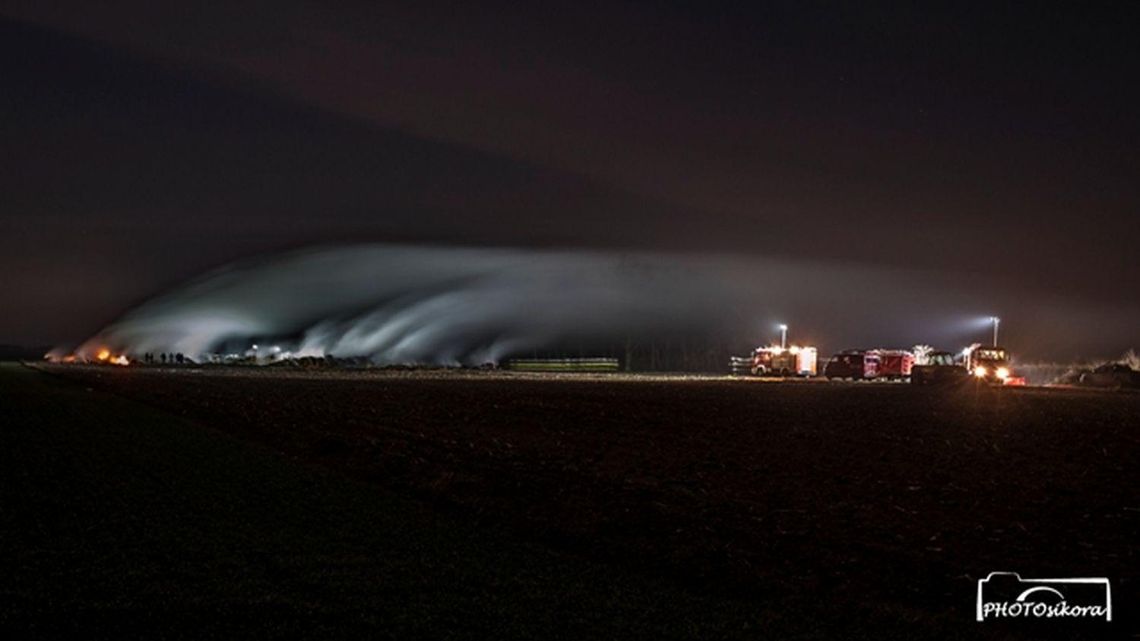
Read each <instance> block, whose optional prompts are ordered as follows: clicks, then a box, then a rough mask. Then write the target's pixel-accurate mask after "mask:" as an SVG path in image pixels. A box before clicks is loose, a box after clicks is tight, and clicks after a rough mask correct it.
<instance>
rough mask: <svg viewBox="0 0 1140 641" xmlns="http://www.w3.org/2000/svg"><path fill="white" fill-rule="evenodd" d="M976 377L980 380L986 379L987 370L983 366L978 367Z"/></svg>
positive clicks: (975, 372) (975, 371)
mask: <svg viewBox="0 0 1140 641" xmlns="http://www.w3.org/2000/svg"><path fill="white" fill-rule="evenodd" d="M974 376H977V377H978V378H985V377H986V368H984V367H982V366H981V365H978V366H977V367H975V368H974Z"/></svg>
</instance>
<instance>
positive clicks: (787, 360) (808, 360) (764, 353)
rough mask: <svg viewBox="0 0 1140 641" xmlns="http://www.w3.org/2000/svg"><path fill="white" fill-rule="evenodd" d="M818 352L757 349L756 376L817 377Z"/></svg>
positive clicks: (753, 371) (807, 349) (773, 348)
mask: <svg viewBox="0 0 1140 641" xmlns="http://www.w3.org/2000/svg"><path fill="white" fill-rule="evenodd" d="M817 357H818V356H817V351H816V349H815V348H814V347H800V346H798V345H792V346H791V347H787V348H784V347H778V346H773V347H757V348H756V351H755V352H753V353H752V374H753V375H754V376H815V372H816V360H817Z"/></svg>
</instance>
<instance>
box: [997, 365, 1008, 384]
mask: <svg viewBox="0 0 1140 641" xmlns="http://www.w3.org/2000/svg"><path fill="white" fill-rule="evenodd" d="M997 377H998V378H1000V379H1001V380H1003V381H1004V380H1005V379H1007V378H1009V370H1008V369H1006V368H1004V367H999V368H997Z"/></svg>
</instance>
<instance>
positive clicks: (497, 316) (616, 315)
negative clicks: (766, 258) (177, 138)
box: [78, 245, 735, 365]
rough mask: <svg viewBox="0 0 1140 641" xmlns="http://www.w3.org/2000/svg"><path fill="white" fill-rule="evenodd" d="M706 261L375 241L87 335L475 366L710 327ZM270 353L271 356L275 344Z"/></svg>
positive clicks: (199, 349)
mask: <svg viewBox="0 0 1140 641" xmlns="http://www.w3.org/2000/svg"><path fill="white" fill-rule="evenodd" d="M722 272H723V265H719V266H718V265H716V264H715V261H709V260H708V259H700V258H687V259H685V258H679V257H671V258H667V257H663V256H658V255H650V254H605V253H597V252H553V251H551V252H541V251H524V250H510V249H462V248H438V247H397V246H388V245H366V246H353V247H340V248H325V249H316V250H306V251H300V252H294V253H290V254H286V255H283V256H280V257H275V258H271V259H268V260H262V261H258V262H255V263H251V264H245V265H237V266H232V267H228V268H225V269H222V270H219V271H216V272H214V273H211V274H207V275H206V276H204V277H202V278H200V279H198V280H197V281H195V282H192V283H190V284H189V285H187V286H185V287H183V288H181V289H179V290H177V291H174V292H172V293H169V294H167V295H165V296H162V297H160V298H157V299H155V300H152V301H150V302H148V303H146V304H143V305H142V306H140V307H138V308H136V309H134V310H133V311H131V312H130V313H128V314H127V315H125V316H124V317H123V318H122V319H120V320H119V321H117V322H116V323H114V324H113V325H111V326H110V327H107V328H106V329H104V330H103V331H101V332H100V333H99V334H98V335H96V336H95V337H93V338H92V339H90V340H88V341H87V342H86V343H85V344H84V345H83V346H82V347H81V348H80V349H79V350H78V353H79V355H80V356H82V357H84V358H88V359H90V358H91V357H92V356H93V355H95V354H96V352H97V351H98V350H101V349H105V348H107V347H110V348H111V349H112V351H114V352H115V353H119V352H126V353H128V354H132V355H138V354H142V353H147V352H164V353H167V352H168V353H174V352H179V353H184V354H186V355H187V356H190V357H192V358H195V359H198V358H201V357H202V356H203V355H204V354H206V353H215V352H219V351H223V352H224V351H231V350H243V351H244V350H246V349H247V348H249V347H250V346H251V345H253V344H257V343H258V342H261V343H263V344H265V345H267V346H268V345H269V344H272V345H273V349H277V350H282V351H283V352H285V353H289V354H292V355H295V356H326V355H329V356H336V357H365V358H368V359H370V360H372V361H373V362H376V363H381V364H389V363H428V364H465V365H478V364H482V363H487V362H497V361H499V360H500V359H502V358H504V357H506V356H509V355H511V354H519V353H528V352H532V351H535V350H543V349H551V348H556V347H557V346H559V345H566V344H572V343H577V344H581V343H582V342H587V343H590V342H594V343H598V342H604V341H610V342H613V341H617V340H621V337H623V336H626V335H629V334H631V333H644V332H650V333H652V332H657V331H684V330H687V329H694V328H696V329H703V330H708V329H711V328H714V327H715V326H716V325H718V324H719V320H720V319H721V318H722V317H723V314H724V310H725V308H726V305H728V304H729V303H730V302H731V301H732V300H733V298H734V296H735V294H734V291H733V287H732V282H733V280H732V279H725V278H724V277H723V273H722ZM266 348H268V347H266Z"/></svg>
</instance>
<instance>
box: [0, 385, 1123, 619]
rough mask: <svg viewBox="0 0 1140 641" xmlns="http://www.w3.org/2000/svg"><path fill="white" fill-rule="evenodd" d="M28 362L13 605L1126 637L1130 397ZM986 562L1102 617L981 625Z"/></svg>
mask: <svg viewBox="0 0 1140 641" xmlns="http://www.w3.org/2000/svg"><path fill="white" fill-rule="evenodd" d="M44 369H46V370H47V371H48V372H50V373H51V374H54V375H56V376H58V377H59V378H62V379H65V380H59V378H52V377H48V376H46V375H44V374H36V373H32V372H29V371H27V370H22V371H18V372H17V371H14V370H11V369H9V370H6V371H5V372H4V375H3V379H2V380H3V385H4V386H5V389H4V396H3V403H4V407H3V409H4V413H5V416H6V417H10V418H14V419H15V420H14V421H13V420H9V419H6V424H7V425H6V427H5V428H4V429H3V438H4V439H5V441H6V442H5V444H4V448H3V451H4V457H5V460H4V461H3V468H4V470H5V471H4V472H3V473H4V475H5V484H4V487H5V496H4V503H3V505H4V508H5V509H4V523H3V536H4V538H5V539H6V540H7V541H9V542H10V543H8V544H6V545H5V550H6V554H7V555H8V556H7V558H6V559H5V566H6V567H5V568H4V573H5V576H6V577H8V578H7V579H6V581H7V582H8V584H7V585H6V586H5V588H4V593H5V595H6V596H5V599H4V600H5V601H6V602H7V603H8V605H7V606H6V607H5V609H4V610H3V611H2V612H0V616H2V617H3V619H2V620H3V621H4V622H5V623H6V624H8V625H16V626H24V627H25V628H27V627H29V626H37V629H44V628H45V626H46V627H47V628H50V627H52V626H69V625H73V624H74V621H80V622H85V621H86V622H90V623H91V624H92V625H95V626H96V629H115V626H123V625H124V624H123V622H122V621H123V620H124V619H126V620H130V621H133V623H132V624H130V625H127V627H126V629H127V630H128V631H133V630H135V629H136V628H133V627H131V626H132V625H134V624H137V625H138V626H139V627H138V628H137V629H138V630H140V631H147V632H149V631H152V630H153V629H155V627H156V626H157V627H159V628H160V629H162V630H164V631H165V632H164V633H165V634H170V633H172V631H173V632H182V633H184V634H187V635H190V636H194V632H195V631H199V630H200V628H197V627H195V626H204V629H206V630H225V629H228V628H229V627H231V624H232V626H236V627H239V628H241V629H242V630H246V631H260V632H262V633H263V634H262V636H273V632H272V631H273V630H278V631H286V630H289V629H295V628H297V627H298V626H299V627H300V628H301V629H303V630H307V631H310V632H315V633H318V634H320V635H321V636H329V635H332V636H348V635H350V634H354V633H355V632H360V631H363V632H366V633H369V634H372V635H376V634H381V635H391V636H406V635H408V634H429V635H433V636H441V635H445V634H447V633H448V632H451V631H456V635H457V636H469V635H470V636H479V634H480V633H483V632H486V633H490V634H493V635H496V636H500V637H501V636H520V637H528V636H529V637H536V636H551V633H553V635H554V636H564V637H566V638H579V637H583V636H587V637H598V636H602V637H615V638H624V637H631V636H641V637H645V638H662V637H670V636H673V637H678V638H692V637H741V638H761V637H771V636H776V637H781V638H787V637H804V638H835V637H842V638H979V637H982V638H1036V637H1039V636H1041V635H1042V634H1047V635H1053V634H1055V635H1057V636H1059V637H1066V638H1105V637H1106V636H1110V635H1113V634H1128V633H1133V632H1135V631H1137V626H1136V620H1135V618H1134V616H1133V615H1132V614H1131V610H1134V609H1135V608H1134V607H1130V606H1135V605H1136V603H1137V587H1136V586H1137V583H1136V580H1137V577H1138V571H1140V564H1138V558H1137V547H1136V543H1135V541H1136V532H1137V531H1140V495H1138V494H1137V492H1136V485H1135V479H1136V473H1135V470H1136V469H1137V464H1138V463H1140V460H1138V459H1140V443H1138V440H1140V395H1136V394H1129V393H1116V394H1114V393H1096V392H1086V391H1073V390H1064V391H1062V390H1041V389H988V388H975V387H973V386H970V387H965V388H958V389H915V388H911V387H909V386H905V385H850V384H826V383H815V384H813V383H784V384H770V383H762V382H758V381H753V380H717V379H700V378H696V379H687V378H676V379H666V378H654V377H632V378H627V377H622V376H609V377H607V376H595V377H589V378H583V377H574V376H541V375H514V376H511V375H504V374H486V375H482V374H468V375H443V374H430V373H406V374H400V373H350V372H343V373H342V372H316V373H307V372H288V371H273V370H249V369H215V370H210V369H184V370H158V369H136V368H130V369H117V368H98V367H92V368H86V367H51V368H44ZM65 381H67V382H65ZM86 390H92V391H86ZM108 393H109V394H108ZM139 403H142V404H145V406H144V405H140V404H139ZM146 406H149V407H146ZM172 415H176V416H177V417H179V418H175V417H174V416H172ZM248 444H253V445H254V447H252V448H251V447H250V446H249V445H248ZM171 501H176V502H173V503H172V502H171ZM85 532H94V533H95V536H94V538H89V537H88V536H87V535H86V534H85ZM12 550H15V552H14V553H13V552H11V551H12ZM409 558H414V559H415V560H414V561H412V560H409ZM995 570H1011V571H1019V572H1021V574H1022V575H1023V576H1107V577H1109V578H1110V579H1111V580H1112V581H1113V590H1114V597H1115V598H1114V604H1115V613H1116V615H1117V616H1116V619H1117V620H1116V622H1114V623H1113V624H1110V625H1108V626H1106V625H1105V624H1095V625H1094V624H1089V623H1084V624H1082V625H1079V626H1078V625H1065V626H1061V625H1058V624H1056V623H1052V624H1050V625H1049V626H1048V627H1043V626H1040V625H1037V626H1035V625H1033V624H1031V623H1028V622H1024V621H1018V622H1013V623H1003V624H997V623H986V624H978V623H976V622H974V621H973V603H974V594H975V589H976V581H977V579H978V578H981V577H984V576H985V575H986V574H987V573H988V572H990V571H995ZM60 595H62V596H60ZM48 596H51V598H50V599H49V598H48ZM397 604H398V605H397ZM73 610H78V611H79V612H81V615H80V616H79V617H75V618H74V621H72V620H60V619H59V618H58V615H60V614H62V613H65V612H72V611H73ZM219 616H220V617H221V618H220V619H216V620H211V619H210V618H217V617H219ZM84 617H86V618H84ZM148 617H151V618H148ZM201 617H207V618H206V619H205V620H203V619H202V618H201ZM469 619H470V621H471V623H470V624H466V623H461V622H466V621H468V620H469ZM167 621H173V622H174V623H169V624H168V623H166V622H167ZM267 623H268V624H272V625H270V626H269V628H268V631H267V630H266V628H265V626H263V624H267ZM223 624H225V625H223ZM76 625H77V624H76ZM100 626H102V627H100ZM107 626H109V627H107ZM162 626H168V627H162ZM211 626H214V627H211ZM218 626H220V627H218Z"/></svg>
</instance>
